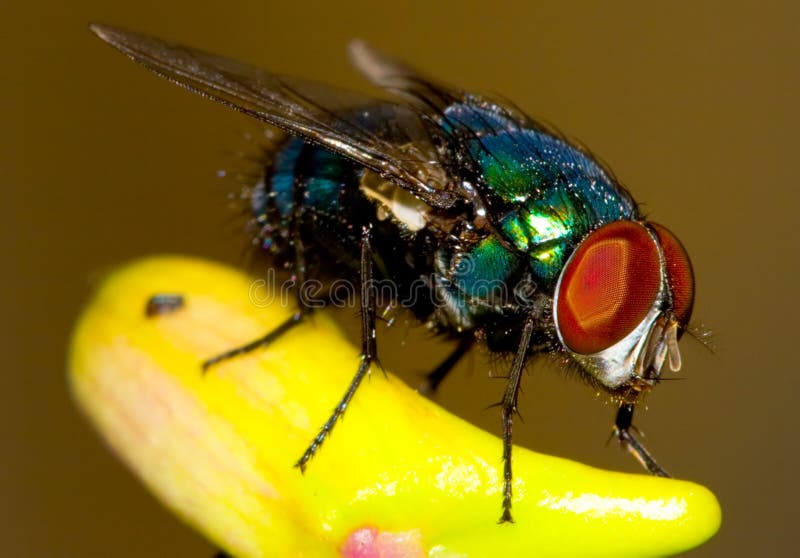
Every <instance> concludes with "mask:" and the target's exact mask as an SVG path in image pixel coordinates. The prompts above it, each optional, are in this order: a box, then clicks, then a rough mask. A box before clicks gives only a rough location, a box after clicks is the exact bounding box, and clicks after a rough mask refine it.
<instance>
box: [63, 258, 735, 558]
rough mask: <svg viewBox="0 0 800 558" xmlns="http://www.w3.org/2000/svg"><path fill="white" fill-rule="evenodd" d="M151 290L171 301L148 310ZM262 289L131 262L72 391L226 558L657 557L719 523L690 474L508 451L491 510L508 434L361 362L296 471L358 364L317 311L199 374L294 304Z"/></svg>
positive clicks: (104, 295)
mask: <svg viewBox="0 0 800 558" xmlns="http://www.w3.org/2000/svg"><path fill="white" fill-rule="evenodd" d="M155 293H180V294H182V295H183V296H184V297H185V305H184V306H183V307H182V308H180V309H179V310H177V311H175V312H174V313H171V314H164V315H159V316H155V317H147V316H146V315H145V311H144V310H145V305H146V302H147V300H148V299H149V297H150V296H151V295H153V294H155ZM266 295H267V292H266V291H265V290H264V285H263V284H259V283H258V282H254V281H253V280H252V279H250V278H248V277H247V276H245V275H243V274H241V273H239V272H238V271H235V270H232V269H230V268H227V267H224V266H221V265H217V264H214V263H209V262H205V261H199V260H194V259H188V258H181V257H158V258H151V259H147V260H143V261H139V262H136V263H133V264H131V265H129V266H127V267H125V268H123V269H121V270H119V271H117V272H116V273H114V274H113V275H111V276H110V277H108V279H107V280H106V281H105V283H104V285H103V286H102V288H101V289H100V290H99V292H98V293H97V294H96V296H95V298H94V300H93V301H92V302H91V304H90V305H89V306H88V308H87V309H86V311H85V313H84V315H83V317H82V318H81V320H80V322H79V324H78V326H77V328H76V331H75V333H74V339H73V342H72V349H71V355H70V373H71V380H72V386H73V390H74V393H75V396H76V397H77V399H78V401H79V403H80V405H81V406H82V407H83V409H84V410H85V411H86V413H87V414H88V415H89V417H90V418H91V420H92V421H93V422H94V424H95V425H96V426H97V428H98V429H99V431H100V432H101V434H102V435H103V436H104V438H105V439H106V440H107V441H108V442H109V443H110V445H111V446H112V447H113V448H114V450H115V451H116V452H117V453H118V454H119V456H120V457H121V458H122V459H123V460H124V461H125V462H126V463H127V464H128V465H129V466H130V467H131V469H132V470H133V471H134V472H135V473H136V474H137V475H138V476H139V477H140V478H141V479H142V480H143V481H144V482H145V484H146V485H147V486H148V487H149V488H150V489H151V490H152V491H153V492H154V493H155V494H156V495H157V496H158V497H159V498H160V499H161V500H162V501H163V502H164V503H165V504H166V505H167V506H169V507H170V508H171V509H172V510H174V511H175V513H176V514H178V515H179V516H180V517H182V518H183V519H185V520H186V521H188V522H189V523H191V524H192V525H193V526H194V527H195V528H197V529H198V530H199V531H201V532H202V533H204V534H205V535H206V536H207V537H208V538H209V539H211V540H212V541H214V542H215V543H216V544H217V545H219V546H220V547H222V548H224V549H225V550H227V551H228V552H230V553H231V554H233V555H234V556H236V557H237V558H248V557H255V556H292V557H294V556H309V557H315V556H347V557H348V558H356V557H361V556H364V557H366V556H375V557H379V556H382V557H389V556H393V557H406V558H412V557H421V556H429V557H437V558H444V557H495V556H508V557H512V556H513V557H516V556H548V557H549V556H581V557H591V556H614V557H623V556H664V555H668V554H672V553H677V552H680V551H683V550H686V549H688V548H691V547H693V546H696V545H698V544H700V543H702V542H703V541H705V540H707V539H708V538H709V537H711V536H712V535H713V534H714V533H715V532H716V531H717V529H718V528H719V524H720V509H719V504H718V503H717V500H716V498H715V497H714V495H713V494H712V493H711V492H710V491H709V490H707V489H706V488H704V487H702V486H699V485H696V484H693V483H691V482H686V481H680V480H671V479H662V478H655V477H650V476H645V475H631V474H622V473H615V472H610V471H603V470H599V469H594V468H592V467H588V466H585V465H581V464H579V463H575V462H572V461H568V460H565V459H560V458H556V457H551V456H547V455H542V454H538V453H534V452H531V451H528V450H525V449H523V448H515V453H514V466H515V469H514V470H515V481H514V518H515V520H516V523H514V524H502V525H498V524H497V519H498V517H499V515H500V502H501V497H500V492H501V488H502V481H501V475H502V463H501V460H500V456H501V443H500V440H499V439H498V438H496V437H495V436H492V435H489V434H487V433H486V432H483V431H481V430H479V429H477V428H475V427H473V426H471V425H470V424H468V423H466V422H464V421H462V420H461V419H459V418H457V417H454V416H452V415H450V414H448V413H447V412H445V411H444V410H442V409H440V408H439V407H437V406H436V405H435V404H433V403H431V402H430V401H428V400H426V399H424V398H423V397H421V396H419V395H418V394H417V393H416V392H414V391H413V390H411V389H409V388H408V387H407V386H406V385H405V384H404V383H403V382H402V381H400V380H399V379H397V378H395V377H393V376H391V375H389V377H388V378H387V377H384V375H383V374H381V373H377V374H373V375H372V377H371V379H370V380H369V381H365V382H364V383H363V384H362V386H361V388H360V389H359V392H358V393H357V394H356V396H355V399H354V400H353V402H352V404H351V406H350V408H349V409H348V411H347V414H346V416H345V417H344V420H343V421H342V422H341V423H340V424H338V426H337V427H336V429H335V430H334V432H333V435H332V437H331V438H330V439H329V440H328V441H327V442H326V443H325V445H324V446H323V448H322V449H321V451H320V453H319V454H318V455H317V456H316V457H315V458H314V459H313V460H312V461H311V463H310V464H309V467H308V469H307V471H306V473H305V474H301V473H300V471H299V470H298V469H296V468H294V467H293V464H294V463H295V461H296V460H297V458H298V457H299V456H300V455H301V454H302V452H303V450H304V449H305V447H306V445H307V444H308V443H309V441H310V440H311V438H312V437H313V436H314V435H315V434H316V432H317V430H318V428H319V426H320V425H321V424H322V423H323V422H324V421H325V419H326V418H327V416H328V413H329V412H330V411H331V409H332V408H333V407H334V405H335V404H336V403H337V401H338V399H339V398H340V396H341V395H342V393H343V391H344V389H345V388H346V387H347V385H348V383H349V381H350V379H351V376H352V374H353V373H354V372H355V369H356V366H357V360H358V353H357V350H356V349H355V348H354V347H353V346H352V345H350V344H349V343H348V342H347V341H346V340H345V339H344V337H343V336H342V335H341V333H340V332H339V330H338V329H337V328H336V327H335V325H333V324H332V322H330V321H329V320H328V319H327V317H326V316H325V313H319V314H317V315H315V317H314V319H313V321H309V322H306V323H303V324H302V325H300V326H298V327H297V328H295V329H294V330H292V331H290V332H288V333H287V334H285V335H284V336H283V337H282V338H281V339H280V340H279V341H278V342H276V343H275V344H273V345H271V346H270V347H269V348H267V349H260V350H257V351H254V352H252V353H250V354H248V355H245V356H242V357H238V358H235V359H232V360H230V361H227V362H224V363H222V364H220V365H218V366H216V367H214V368H212V369H211V370H210V371H209V373H208V374H206V375H203V374H202V373H201V369H200V362H201V361H202V360H203V359H206V358H208V357H211V356H214V355H216V354H218V353H220V352H222V351H224V350H226V349H229V348H231V347H235V346H238V345H241V344H242V343H244V342H247V341H249V340H252V339H254V338H256V337H259V336H260V335H262V334H264V333H265V332H267V331H269V330H270V329H271V328H273V327H275V326H276V325H277V324H278V323H280V322H281V321H282V320H284V319H285V318H286V317H287V316H289V313H290V309H289V308H287V307H286V306H285V305H281V304H279V303H278V302H276V303H274V304H272V305H271V306H269V307H264V304H263V303H264V302H265V300H264V297H265V296H266Z"/></svg>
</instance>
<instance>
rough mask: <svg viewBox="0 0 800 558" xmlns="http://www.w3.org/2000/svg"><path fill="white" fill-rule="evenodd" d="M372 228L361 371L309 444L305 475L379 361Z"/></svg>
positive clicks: (364, 240)
mask: <svg viewBox="0 0 800 558" xmlns="http://www.w3.org/2000/svg"><path fill="white" fill-rule="evenodd" d="M371 234H372V229H371V228H370V227H368V226H365V227H363V229H362V233H361V356H360V362H359V364H358V370H357V371H356V374H355V376H353V379H352V380H351V381H350V386H349V387H348V388H347V391H345V393H344V395H343V396H342V399H341V400H340V401H339V404H338V405H336V407H335V408H334V409H333V412H332V413H331V415H330V417H328V420H327V421H325V424H323V425H322V428H320V430H319V433H318V434H317V435H316V436H315V437H314V439H313V440H312V441H311V444H309V446H308V448H306V451H305V452H304V453H303V455H302V457H300V459H298V460H297V463H295V467H298V468H299V469H300V471H301V472H305V470H306V465H308V462H309V461H310V460H311V458H312V457H314V454H316V453H317V450H319V448H320V446H321V445H322V443H323V442H324V441H325V439H326V438H327V437H328V435H329V434H330V433H331V430H333V427H334V426H335V425H336V421H337V420H339V419H340V418H341V417H342V415H343V414H344V412H345V411H346V410H347V406H348V405H349V404H350V401H351V400H352V399H353V395H355V393H356V390H357V389H358V386H359V385H360V384H361V381H362V380H363V379H364V376H366V375H367V373H369V368H370V365H371V364H372V362H373V361H374V360H375V359H376V355H377V343H376V338H375V314H376V312H377V309H376V306H377V305H376V294H375V285H374V284H373V282H372V247H371V244H370V237H371Z"/></svg>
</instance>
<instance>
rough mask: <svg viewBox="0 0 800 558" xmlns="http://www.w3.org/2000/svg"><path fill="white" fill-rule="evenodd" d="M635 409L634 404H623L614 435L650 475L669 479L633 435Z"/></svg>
mask: <svg viewBox="0 0 800 558" xmlns="http://www.w3.org/2000/svg"><path fill="white" fill-rule="evenodd" d="M634 407H635V405H633V404H632V403H623V404H622V405H620V407H619V410H618V411H617V420H616V423H615V425H614V435H615V436H616V437H617V439H618V440H619V443H620V444H622V447H623V448H625V449H626V450H628V451H629V452H630V454H631V455H633V457H635V458H636V460H637V461H638V462H639V463H641V464H642V467H644V468H645V469H647V471H648V472H649V473H650V474H652V475H656V476H657V477H669V473H667V472H666V471H665V470H664V469H663V468H662V467H661V465H659V464H658V463H656V460H655V459H653V456H652V455H650V452H649V451H647V448H645V447H644V446H643V445H642V443H641V442H640V441H639V440H637V439H636V437H635V436H634V435H633V434H632V433H631V431H630V430H631V425H632V424H633V410H634Z"/></svg>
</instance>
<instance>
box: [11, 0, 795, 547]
mask: <svg viewBox="0 0 800 558" xmlns="http://www.w3.org/2000/svg"><path fill="white" fill-rule="evenodd" d="M429 4H430V5H429ZM537 4H540V5H537ZM0 11H1V12H2V14H3V17H2V23H0V29H2V32H0V67H1V68H2V80H1V81H0V116H1V117H2V134H0V145H1V146H2V147H0V182H2V188H0V192H2V194H1V195H2V198H3V203H2V210H3V217H2V219H0V227H2V234H1V235H0V242H2V248H3V253H5V254H6V256H5V258H4V261H5V266H4V269H5V270H6V271H5V273H3V274H2V279H0V281H2V288H1V289H0V293H2V297H3V303H2V308H3V310H4V319H3V320H2V322H0V323H2V335H0V343H2V359H3V363H4V365H3V372H2V374H0V378H1V380H0V381H1V382H2V384H1V389H0V397H2V402H0V412H2V417H0V431H2V435H3V436H2V440H3V444H2V452H3V454H2V456H1V457H0V490H1V491H2V492H0V502H2V503H1V504H0V514H1V515H0V541H2V543H1V544H2V551H0V552H1V553H2V554H3V555H6V556H22V557H29V556H30V557H49V556H57V557H101V556H119V557H123V556H130V557H137V558H142V557H144V556H187V557H196V558H204V557H207V556H210V553H211V551H212V549H211V547H210V546H209V545H208V544H207V543H206V542H205V541H203V540H202V539H201V538H200V537H199V536H197V535H195V534H194V533H193V532H191V531H190V530H189V529H188V528H186V527H184V526H182V525H181V524H180V523H179V522H178V521H177V520H176V519H174V518H172V517H171V516H170V515H169V514H167V513H166V512H165V511H163V510H162V508H161V507H160V506H159V505H158V503H157V502H155V501H154V499H153V498H151V497H150V496H149V495H148V494H147V493H146V492H145V490H144V489H143V488H142V487H141V486H140V485H139V484H137V482H136V481H135V480H134V478H133V477H132V476H131V475H130V474H129V473H128V472H127V471H126V470H124V469H123V467H122V466H121V465H120V464H118V462H117V461H116V460H115V459H114V457H113V456H112V455H110V453H109V452H108V451H107V450H106V449H105V448H104V446H103V445H102V443H101V442H100V440H99V439H98V438H97V437H96V436H95V435H94V433H93V432H92V431H91V429H90V428H89V425H88V424H87V423H86V422H85V421H84V420H83V418H82V417H81V416H80V414H79V413H78V411H77V409H76V408H75V407H74V405H73V404H72V402H71V400H70V397H69V393H68V388H67V384H66V380H65V364H64V362H65V353H66V349H67V342H68V337H69V334H70V329H71V327H72V324H73V322H74V320H75V319H76V317H77V315H78V313H79V312H80V308H81V305H82V304H83V303H84V302H85V300H86V299H87V297H88V296H89V293H90V292H91V288H92V284H93V281H96V278H97V277H98V276H101V275H102V273H103V272H104V271H105V270H107V269H109V268H110V267H111V266H114V265H116V264H118V263H120V262H123V261H126V260H129V259H131V258H135V257H137V256H141V255H145V254H151V253H159V252H180V253H188V254H195V255H202V256H207V257H209V258H215V259H218V260H222V261H227V262H230V263H233V264H236V263H238V262H239V261H240V254H241V252H242V246H243V243H244V242H245V241H246V239H245V238H244V236H243V235H242V234H241V232H240V231H238V230H237V228H236V227H232V226H229V225H226V220H227V219H228V218H229V217H230V214H229V212H228V211H227V209H226V201H225V195H226V193H227V191H229V190H230V189H232V187H233V186H232V184H230V183H226V182H224V181H220V180H218V179H216V178H215V172H216V171H217V170H218V169H230V170H237V168H240V167H239V166H237V165H241V161H238V160H237V158H236V156H235V155H232V154H231V153H232V152H235V151H236V150H238V149H240V148H246V147H247V142H245V141H244V140H243V139H242V138H241V132H242V131H248V130H254V129H257V128H256V127H255V126H253V125H252V124H251V123H250V122H248V121H247V119H246V118H245V117H243V116H240V115H238V114H235V113H233V112H232V111H229V110H226V109H224V108H222V107H219V106H215V105H213V104H211V103H208V102H207V101H204V100H201V99H199V98H197V97H195V96H192V95H189V94H188V93H186V92H184V91H182V90H179V89H178V88H176V87H173V86H171V85H169V84H167V83H166V82H164V81H162V80H160V79H157V78H155V77H154V76H152V75H150V74H149V73H147V72H146V71H144V70H142V69H141V68H139V67H136V66H135V65H134V64H132V63H130V62H128V61H127V60H125V59H123V58H122V57H121V56H120V55H119V54H117V53H116V52H113V51H112V50H111V49H110V48H109V47H107V46H106V45H104V44H102V43H101V42H100V41H99V40H97V39H96V38H94V37H93V36H91V35H90V33H89V32H88V31H87V29H86V24H87V22H89V21H91V20H97V21H104V22H109V23H115V24H119V25H123V26H126V27H130V28H133V29H138V30H141V31H147V32H150V33H153V34H156V35H160V36H163V37H166V38H170V39H173V40H176V41H180V42H183V43H188V44H191V45H195V46H199V47H202V48H205V49H209V50H212V51H218V52H221V53H224V54H227V55H231V56H233V57H236V58H241V59H244V60H247V61H250V62H253V63H256V64H259V65H262V66H265V67H268V68H270V69H273V70H275V71H279V72H283V73H293V74H297V75H302V76H311V77H314V78H317V79H319V80H322V81H326V82H331V83H335V84H339V85H343V86H347V87H355V88H358V87H365V85H364V84H363V82H361V81H359V79H358V78H357V76H356V74H355V72H354V71H353V70H352V69H351V68H349V66H348V63H347V60H346V57H345V46H346V43H347V41H348V40H349V39H351V38H353V37H362V38H364V39H366V40H368V41H369V42H371V43H373V44H374V45H375V46H377V47H379V48H381V49H384V50H387V51H389V52H392V53H395V54H397V55H399V56H402V57H403V58H405V59H407V60H409V61H411V62H413V63H414V64H415V65H417V66H420V67H422V68H424V69H425V70H426V71H427V72H428V73H430V74H432V75H434V76H438V77H440V78H441V79H443V80H445V81H447V82H452V83H455V84H460V85H462V86H464V87H465V88H469V89H474V90H477V91H487V90H488V91H494V92H500V93H502V94H504V95H505V96H507V97H508V98H510V99H513V100H515V101H516V102H517V103H518V104H519V105H520V106H521V107H523V108H525V109H526V110H527V111H528V112H530V113H531V114H532V115H534V116H538V117H543V118H544V119H546V120H548V121H550V122H553V123H556V124H557V125H558V126H559V127H560V128H561V129H562V130H564V131H565V132H566V133H567V134H568V135H570V136H574V137H577V138H579V139H580V140H582V141H583V142H585V143H586V144H588V145H589V146H590V147H591V148H592V149H593V150H594V151H595V152H597V153H599V154H600V155H601V156H602V157H603V158H604V159H605V160H606V161H608V162H609V163H610V164H611V165H612V167H613V168H614V169H615V171H616V173H617V174H618V175H619V176H620V178H621V179H622V180H623V181H624V182H625V183H627V184H628V185H629V186H630V187H631V189H632V190H633V192H634V194H635V195H636V197H637V199H638V200H640V201H641V202H643V203H644V204H645V208H646V209H647V210H648V211H649V213H650V215H651V217H652V218H653V219H655V220H657V221H660V222H663V223H665V224H668V226H669V227H670V228H672V229H673V230H674V231H675V232H676V233H677V234H678V236H679V237H680V238H681V239H682V240H683V242H684V243H685V245H686V246H687V247H688V249H689V251H690V253H691V255H692V257H693V260H694V263H695V271H696V275H697V281H698V285H699V286H698V298H697V304H696V310H695V316H696V318H697V320H698V321H703V322H706V323H708V324H709V325H710V326H711V327H712V328H713V330H714V331H715V332H716V334H717V336H716V338H717V345H718V352H717V354H715V355H711V354H709V353H708V352H707V351H706V350H704V349H703V348H702V347H700V346H699V344H698V343H696V342H694V341H692V340H691V339H686V340H684V341H683V342H682V346H683V351H684V370H683V372H682V373H681V375H682V376H683V377H685V378H686V381H676V382H665V384H664V385H662V386H661V387H659V388H658V389H657V390H656V392H655V393H654V395H653V396H652V397H651V398H650V399H649V410H648V411H647V412H645V413H641V414H640V415H639V416H638V424H639V426H640V427H641V428H642V429H643V430H645V431H646V432H647V435H648V440H649V444H650V446H651V448H652V449H653V451H654V452H655V454H656V455H657V456H658V457H659V459H660V460H661V461H662V462H663V463H664V464H665V466H666V467H667V468H668V469H669V470H671V471H673V472H674V473H675V474H677V475H678V476H681V477H684V478H688V479H692V480H695V481H697V482H700V483H703V484H705V485H707V486H709V487H711V488H712V489H713V490H714V491H715V492H716V493H717V494H718V496H719V499H720V501H721V503H722V506H723V513H724V522H723V527H722V530H721V532H720V533H719V535H718V536H717V537H716V538H715V539H714V540H712V541H711V542H710V543H709V544H707V545H706V546H704V547H702V548H700V549H698V550H695V551H693V552H691V553H689V554H690V555H691V556H697V557H700V556H715V557H722V556H725V557H730V556H755V555H759V556H788V555H792V554H795V552H796V534H794V536H791V535H792V533H790V530H789V529H790V525H791V524H795V523H796V521H797V518H798V515H797V507H796V500H797V497H798V481H797V470H798V461H797V453H798V451H797V427H798V419H797V417H798V411H797V409H798V402H797V401H798V397H800V391H798V389H797V384H798V377H799V376H800V374H798V373H799V372H800V369H799V367H798V359H797V356H796V353H795V351H796V350H797V347H798V342H797V340H796V339H794V335H795V334H796V332H797V325H796V320H797V316H798V310H799V309H798V305H797V302H796V300H797V295H796V288H797V286H798V282H797V271H798V266H797V255H798V240H800V239H799V238H798V233H797V230H798V219H797V216H796V210H797V206H798V201H800V197H799V196H798V193H797V192H798V184H797V180H798V178H797V170H796V168H797V158H798V154H797V151H798V147H799V144H798V139H797V135H798V130H800V121H799V119H798V107H797V101H798V98H799V97H798V81H800V78H799V77H798V70H799V69H800V65H798V54H800V28H799V27H800V25H799V22H800V9H798V8H797V4H796V3H790V2H785V3H783V4H781V3H755V2H753V3H748V4H741V3H738V2H719V3H709V2H697V3H688V2H687V3H680V5H679V6H670V7H666V6H656V5H655V4H654V3H646V4H642V3H640V2H622V3H613V4H612V3H602V5H601V3H597V4H590V3H588V2H587V3H558V4H557V5H556V3H553V2H546V3H545V2H540V3H535V2H519V3H516V4H509V5H503V4H502V3H500V2H482V3H476V4H473V5H464V4H463V3H462V2H455V1H452V2H436V3H432V2H431V3H428V2H419V3H415V4H412V5H410V6H406V7H403V6H402V4H401V3H392V4H387V5H382V6H380V5H376V4H375V3H373V2H364V3H358V2H351V1H345V0H338V1H334V2H325V3H320V4H319V5H318V6H315V5H313V4H312V3H310V2H296V1H289V2H268V1H263V0H262V1H252V0H251V1H232V2H226V3H219V2H217V3H213V4H209V5H208V7H206V5H205V4H201V3H197V2H180V3H172V4H168V3H165V2H152V1H149V0H147V1H139V2H136V3H131V4H130V5H129V6H127V7H123V6H122V5H121V3H119V4H117V5H112V4H111V3H109V2H100V1H94V2H92V1H88V0H78V1H77V2H66V3H62V2H50V3H44V4H38V5H37V4H36V3H33V2H22V1H21V0H6V2H5V3H4V4H3V8H2V10H0ZM403 337H404V333H403V332H400V333H398V332H397V331H396V332H395V333H393V334H392V336H390V337H388V338H385V339H390V340H391V341H384V342H383V343H382V351H383V355H384V356H383V360H384V362H385V363H386V364H387V365H388V366H389V367H390V368H393V369H400V370H402V371H404V372H406V373H408V374H409V376H413V375H414V374H416V373H420V372H423V371H424V369H425V368H426V366H427V365H428V363H430V362H433V359H420V361H419V362H418V363H416V364H415V365H414V366H415V368H410V367H409V365H408V364H407V363H406V362H405V361H404V359H402V357H401V354H400V352H399V350H398V349H399V348H400V345H401V342H402V341H403ZM411 337H413V338H415V339H416V338H417V337H422V335H418V334H415V333H412V334H411ZM409 342H414V343H416V341H414V340H410V341H409ZM422 346H423V347H424V350H427V351H429V352H430V353H431V354H432V353H437V354H440V353H441V349H442V347H440V346H438V345H436V344H423V345H422ZM420 350H422V349H420ZM405 360H407V359H405ZM501 388H502V382H501V381H498V380H490V379H487V377H486V366H485V359H484V358H483V357H482V356H481V355H476V356H475V357H473V358H472V359H468V362H466V363H465V364H464V366H462V367H460V368H459V369H458V370H457V371H456V372H455V376H454V377H453V378H451V379H449V380H448V382H447V383H446V384H445V385H444V389H443V393H442V396H441V399H442V401H443V403H444V404H445V405H447V406H448V407H450V408H452V409H453V410H455V411H456V412H457V413H460V414H461V415H463V416H465V417H467V418H469V419H470V420H473V421H475V422H476V423H478V424H480V425H481V426H482V427H484V428H487V429H490V430H491V431H493V432H495V431H496V430H497V428H498V426H499V421H498V416H497V414H498V413H497V412H496V410H489V411H484V410H483V409H484V407H485V406H486V405H488V404H489V403H492V402H494V401H495V400H496V399H497V396H496V394H497V393H499V391H500V389H501ZM524 389H525V393H524V396H523V401H522V413H523V415H524V417H525V423H524V425H522V426H520V427H519V428H518V429H517V430H516V431H515V434H516V433H517V432H518V434H516V435H517V439H518V440H519V442H520V443H522V444H524V445H527V446H529V447H533V448H536V449H538V450H541V451H544V452H550V453H555V454H558V455H562V456H567V457H570V458H573V459H577V460H581V461H585V462H587V463H590V464H593V465H597V466H603V467H610V468H616V469H622V470H630V471H636V470H637V465H636V464H635V463H634V462H633V461H632V460H631V459H630V458H629V457H628V456H627V455H625V454H623V453H622V452H620V451H619V450H618V449H617V448H616V447H615V446H614V445H613V444H609V445H608V446H604V442H605V441H606V439H607V437H608V434H609V429H610V426H611V423H612V420H613V414H614V410H613V408H612V407H611V406H609V405H607V404H605V403H604V401H603V399H602V398H597V397H595V396H594V394H593V393H592V392H591V390H589V389H588V388H586V387H585V386H583V385H580V384H579V383H577V382H574V381H568V380H566V379H564V378H562V377H561V376H560V375H559V374H558V373H553V372H552V371H549V370H532V371H531V373H530V375H529V376H528V377H527V378H525V380H524ZM361 396H368V393H366V392H365V393H362V394H361ZM422 426H424V425H421V427H422ZM498 452H499V446H498ZM498 458H499V453H498ZM792 550H794V551H795V552H792Z"/></svg>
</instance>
